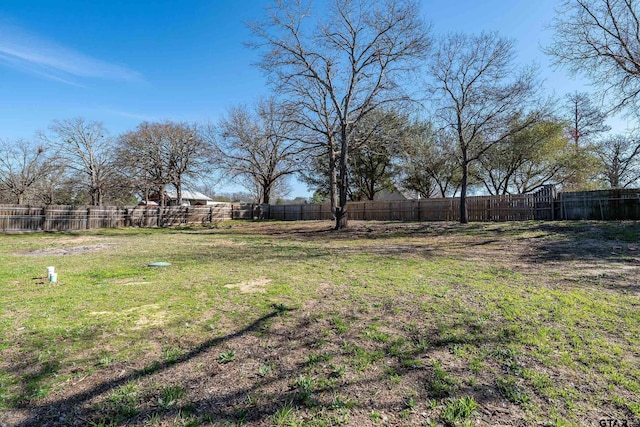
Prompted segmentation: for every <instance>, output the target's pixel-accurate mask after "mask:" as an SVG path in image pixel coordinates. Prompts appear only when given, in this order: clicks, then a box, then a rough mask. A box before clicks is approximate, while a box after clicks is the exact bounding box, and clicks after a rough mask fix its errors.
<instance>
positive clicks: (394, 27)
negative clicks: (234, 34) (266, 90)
mask: <svg viewBox="0 0 640 427" xmlns="http://www.w3.org/2000/svg"><path fill="white" fill-rule="evenodd" d="M314 12H315V11H313V10H312V9H311V7H310V3H309V2H306V1H303V0H298V1H286V0H275V1H274V3H273V5H272V7H270V8H269V10H268V19H267V20H266V21H265V22H261V23H257V24H254V25H252V27H251V28H252V30H253V32H254V34H255V35H256V36H257V40H258V41H257V42H256V43H254V46H255V47H258V48H261V49H262V52H263V53H262V58H261V60H260V62H259V63H258V65H259V66H260V67H261V68H262V69H263V70H264V71H265V72H266V74H267V75H268V76H269V78H270V80H271V82H272V83H273V84H274V86H275V88H276V90H277V91H278V92H279V93H282V94H284V95H286V96H287V97H289V98H290V99H291V100H292V101H294V102H296V103H297V104H298V106H299V107H298V108H300V109H302V110H307V111H309V112H311V114H313V113H314V112H316V113H317V112H318V111H320V113H321V114H320V115H321V116H322V115H323V114H324V113H328V114H324V115H325V116H326V119H328V120H325V122H324V123H323V126H326V127H332V126H333V125H334V123H335V125H336V128H335V129H334V128H327V129H324V128H323V129H322V132H324V133H325V134H328V135H330V138H333V135H334V133H335V134H336V135H337V139H338V141H339V150H338V151H339V155H340V161H339V182H338V189H339V206H338V207H337V208H336V210H335V214H336V228H343V227H346V225H347V222H346V221H347V216H346V204H347V194H348V178H347V177H348V150H349V147H350V145H351V132H352V129H353V126H354V125H355V124H356V123H357V122H359V121H360V120H361V119H362V117H364V116H365V115H366V114H368V113H369V112H370V111H372V110H374V109H376V108H378V107H380V106H381V105H383V104H388V103H392V102H397V101H399V100H403V99H406V96H405V95H404V94H402V93H401V91H399V89H400V86H399V79H400V78H401V77H402V76H403V75H404V74H405V73H406V72H408V71H409V70H410V69H412V68H413V66H414V65H415V63H414V62H413V60H415V59H417V58H421V57H424V56H425V54H426V52H427V48H428V47H429V38H428V37H427V30H426V28H425V25H424V23H423V22H422V21H421V20H420V19H419V15H420V14H419V8H418V4H417V3H416V2H414V1H411V0H385V1H383V2H376V1H371V0H334V1H332V2H331V3H330V6H329V13H328V14H327V16H325V17H322V18H319V17H317V16H314ZM316 116H317V114H316ZM321 122H322V120H321ZM331 141H333V140H332V139H330V140H329V142H331ZM329 154H330V156H331V155H332V154H334V150H331V151H330V152H329ZM328 162H329V163H330V164H331V163H332V159H331V158H329V159H328Z"/></svg>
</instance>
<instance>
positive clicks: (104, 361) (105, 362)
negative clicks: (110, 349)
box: [98, 355, 114, 368]
mask: <svg viewBox="0 0 640 427" xmlns="http://www.w3.org/2000/svg"><path fill="white" fill-rule="evenodd" d="M113 362H114V359H113V357H111V356H109V355H106V356H103V357H101V358H100V360H99V361H98V366H100V367H101V368H106V367H108V366H109V365H111V364H112V363H113Z"/></svg>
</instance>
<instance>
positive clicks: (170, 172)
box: [118, 121, 210, 205]
mask: <svg viewBox="0 0 640 427" xmlns="http://www.w3.org/2000/svg"><path fill="white" fill-rule="evenodd" d="M209 154H210V151H209V145H208V143H207V141H205V140H204V139H203V138H202V137H201V135H200V132H199V131H198V129H197V127H196V126H195V125H191V124H188V123H177V122H171V121H165V122H157V123H149V122H143V123H141V124H140V125H138V127H137V128H136V130H135V131H131V132H127V133H125V134H123V135H121V136H120V138H119V139H118V162H119V165H120V167H121V168H122V169H123V170H125V171H127V174H128V175H129V177H130V178H131V179H132V183H133V184H132V185H133V187H134V188H135V190H136V191H137V192H138V193H139V194H140V196H141V197H142V198H143V199H144V200H148V198H149V196H150V194H151V193H157V194H158V196H159V198H160V203H161V204H162V205H164V204H165V203H166V201H165V197H164V196H165V188H166V186H167V185H172V186H173V187H175V189H176V193H177V201H178V204H181V203H182V188H183V186H184V185H185V183H186V182H188V181H189V180H190V179H196V178H198V177H199V176H200V174H205V173H207V172H208V168H209V166H208V157H209Z"/></svg>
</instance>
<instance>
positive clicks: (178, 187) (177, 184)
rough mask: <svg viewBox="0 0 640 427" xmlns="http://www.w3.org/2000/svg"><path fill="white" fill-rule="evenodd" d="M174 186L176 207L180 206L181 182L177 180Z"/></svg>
mask: <svg viewBox="0 0 640 427" xmlns="http://www.w3.org/2000/svg"><path fill="white" fill-rule="evenodd" d="M174 186H175V187H176V199H178V200H177V202H178V206H182V181H181V180H178V181H177V182H176V183H175V184H174Z"/></svg>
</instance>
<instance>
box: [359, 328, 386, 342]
mask: <svg viewBox="0 0 640 427" xmlns="http://www.w3.org/2000/svg"><path fill="white" fill-rule="evenodd" d="M364 336H365V337H366V338H368V339H370V340H371V341H374V342H379V343H386V342H388V341H389V339H390V338H391V336H390V335H389V334H387V333H386V332H382V331H379V330H378V326H377V325H375V324H374V325H370V326H369V327H367V328H366V329H365V330H364Z"/></svg>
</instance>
